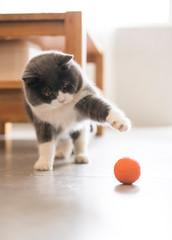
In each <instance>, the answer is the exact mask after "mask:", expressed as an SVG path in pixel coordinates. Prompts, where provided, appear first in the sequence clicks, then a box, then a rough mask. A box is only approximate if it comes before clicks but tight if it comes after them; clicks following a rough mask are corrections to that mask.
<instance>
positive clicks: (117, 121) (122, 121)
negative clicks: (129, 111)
mask: <svg viewBox="0 0 172 240" xmlns="http://www.w3.org/2000/svg"><path fill="white" fill-rule="evenodd" d="M106 121H107V122H108V123H109V124H110V125H111V126H112V127H113V128H116V129H118V130H119V131H121V132H123V131H128V130H130V128H131V123H130V120H129V119H128V118H127V117H125V115H124V113H123V112H122V111H120V110H119V109H112V110H111V111H110V112H109V115H108V116H107V118H106Z"/></svg>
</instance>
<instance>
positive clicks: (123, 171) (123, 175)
mask: <svg viewBox="0 0 172 240" xmlns="http://www.w3.org/2000/svg"><path fill="white" fill-rule="evenodd" d="M114 174H115V177H116V178H117V180H118V181H119V182H121V183H123V184H132V183H134V182H135V181H136V180H137V179H138V178H139V177H140V165H139V163H138V162H137V161H135V160H133V159H130V158H121V159H119V160H118V161H117V162H116V164H115V166H114Z"/></svg>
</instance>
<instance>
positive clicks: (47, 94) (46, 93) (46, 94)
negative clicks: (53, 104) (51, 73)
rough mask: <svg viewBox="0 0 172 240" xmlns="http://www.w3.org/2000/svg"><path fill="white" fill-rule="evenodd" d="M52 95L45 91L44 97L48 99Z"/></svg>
mask: <svg viewBox="0 0 172 240" xmlns="http://www.w3.org/2000/svg"><path fill="white" fill-rule="evenodd" d="M51 95H52V92H51V91H46V92H44V96H45V97H50V96H51Z"/></svg>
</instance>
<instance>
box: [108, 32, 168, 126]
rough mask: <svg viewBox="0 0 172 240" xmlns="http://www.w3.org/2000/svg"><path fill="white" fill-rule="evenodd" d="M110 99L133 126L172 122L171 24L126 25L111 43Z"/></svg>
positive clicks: (116, 33)
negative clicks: (159, 25) (142, 26)
mask: <svg viewBox="0 0 172 240" xmlns="http://www.w3.org/2000/svg"><path fill="white" fill-rule="evenodd" d="M112 55H113V58H114V59H113V60H114V61H112V62H111V64H112V69H113V80H112V81H114V82H115V84H114V83H113V85H114V88H113V89H112V88H109V89H112V90H111V96H112V94H113V93H114V92H115V94H114V99H113V100H114V101H116V103H117V104H118V105H119V106H120V107H121V108H122V109H124V111H125V112H126V113H127V115H128V116H129V117H130V118H131V119H132V121H133V123H134V124H135V125H136V126H155V125H156V126H157V125H172V28H171V27H157V28H151V27H150V28H127V29H118V30H116V32H115V39H114V46H113V47H112Z"/></svg>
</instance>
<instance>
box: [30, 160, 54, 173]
mask: <svg viewBox="0 0 172 240" xmlns="http://www.w3.org/2000/svg"><path fill="white" fill-rule="evenodd" d="M34 169H35V170H38V171H49V170H52V169H53V165H52V164H50V163H49V162H46V161H44V160H38V161H37V162H36V163H35V165H34Z"/></svg>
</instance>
